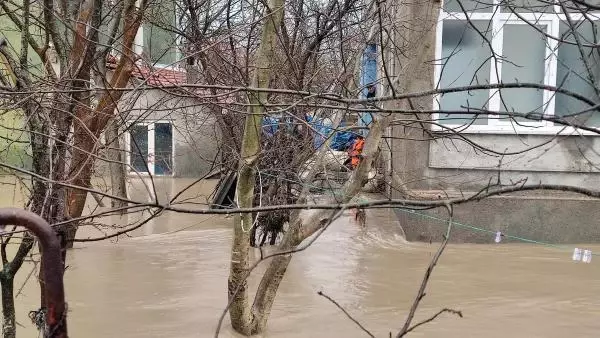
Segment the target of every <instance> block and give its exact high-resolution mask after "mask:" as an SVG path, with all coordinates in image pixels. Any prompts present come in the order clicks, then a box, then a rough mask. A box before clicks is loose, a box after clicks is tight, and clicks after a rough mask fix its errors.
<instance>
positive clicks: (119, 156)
mask: <svg viewBox="0 0 600 338" xmlns="http://www.w3.org/2000/svg"><path fill="white" fill-rule="evenodd" d="M105 136H106V143H107V147H108V148H107V152H106V153H107V157H108V159H109V160H110V161H111V162H110V164H109V170H110V185H111V189H112V191H111V192H112V194H113V195H114V196H119V197H123V198H127V181H126V179H127V174H126V170H125V165H124V156H123V149H121V142H120V139H119V124H118V123H117V121H116V119H115V118H113V119H112V120H111V121H110V122H109V123H108V126H107V128H106V131H105ZM111 206H112V207H113V208H122V207H126V206H127V202H125V201H120V200H114V199H113V200H112V201H111ZM124 212H125V209H123V210H121V213H124Z"/></svg>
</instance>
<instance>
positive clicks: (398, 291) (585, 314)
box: [1, 179, 600, 338]
mask: <svg viewBox="0 0 600 338" xmlns="http://www.w3.org/2000/svg"><path fill="white" fill-rule="evenodd" d="M190 182H191V181H189V180H179V179H178V180H158V181H157V182H156V183H157V184H158V186H159V189H158V191H159V195H161V194H162V195H163V197H162V198H163V199H164V196H168V197H173V196H174V195H175V193H176V192H177V191H178V190H179V189H181V188H182V187H183V186H185V185H186V184H188V183H190ZM213 185H214V182H203V183H202V184H201V185H200V186H197V187H194V188H192V189H191V190H190V191H189V192H188V193H186V194H185V195H184V196H182V197H181V198H180V199H179V200H183V199H187V201H188V204H187V205H186V206H185V207H189V208H200V207H202V204H205V203H206V194H207V193H208V192H209V191H210V188H211V187H212V186H213ZM6 189H8V188H3V190H4V191H7V190H6ZM8 195H9V194H4V195H3V197H2V198H3V200H2V204H1V205H2V206H6V205H8V204H10V203H14V201H13V199H12V197H11V196H8ZM131 195H132V196H131V197H132V198H134V199H136V200H142V199H144V198H147V195H148V194H145V193H144V189H142V188H141V184H140V181H138V182H136V184H135V189H132V193H131ZM90 200H91V198H90ZM192 203H195V204H192ZM182 207H183V206H182ZM133 218H134V217H133V216H130V218H129V219H128V221H132V220H133ZM105 221H106V220H105ZM112 221H113V222H114V223H118V224H124V223H126V222H125V221H124V219H116V218H115V219H112ZM231 223H232V220H231V219H227V218H225V217H221V216H217V217H215V216H204V215H197V216H194V215H189V214H186V215H182V214H178V215H174V214H165V215H162V216H161V217H159V218H157V219H155V220H153V221H151V222H149V223H148V224H146V225H145V226H144V227H142V228H140V229H138V230H136V231H135V232H134V233H133V235H132V237H131V238H124V237H121V238H119V240H118V241H114V240H113V241H103V242H91V243H79V244H78V245H76V249H75V250H72V251H71V252H70V253H69V257H68V266H69V267H68V269H67V272H66V275H65V278H66V294H67V300H68V303H69V330H70V336H71V337H86V338H95V337H123V338H134V337H136V338H137V337H140V338H141V337H182V338H186V337H211V336H212V335H213V334H214V330H215V327H216V323H217V320H218V317H219V315H220V314H221V311H222V309H223V307H224V306H225V302H226V289H227V287H226V285H227V284H226V281H227V274H228V266H229V265H228V264H229V259H228V255H229V250H230V239H231ZM101 230H103V231H104V230H106V229H100V230H96V229H85V230H82V231H81V232H80V237H81V238H91V237H98V236H100V235H102V231H101ZM400 234H401V231H399V229H398V225H397V224H396V223H395V222H394V219H393V218H392V216H391V214H390V213H387V212H381V211H380V212H377V213H375V212H370V213H369V214H368V216H367V227H366V229H361V228H360V227H359V226H357V225H356V224H355V223H354V222H353V221H352V219H351V217H350V216H346V217H343V218H342V219H340V220H338V221H337V222H335V223H334V224H333V225H332V226H331V227H330V229H329V230H328V231H327V232H326V233H325V234H324V235H323V236H322V237H321V238H319V239H318V240H317V242H316V243H315V244H314V245H313V246H312V247H311V248H309V249H308V250H306V251H304V252H301V253H298V254H297V255H296V256H295V257H294V258H293V260H292V263H291V264H290V267H289V269H288V272H287V274H286V276H285V278H284V281H283V283H282V285H281V287H280V290H279V293H278V295H277V299H276V301H275V305H274V308H273V310H272V313H271V320H270V322H269V331H268V332H267V333H266V334H265V335H264V337H291V338H293V337H366V335H365V334H364V333H363V332H361V331H360V330H359V328H358V327H357V326H356V325H355V324H354V323H352V322H351V321H350V320H348V319H347V318H346V317H345V315H344V314H343V313H342V312H341V311H339V310H338V309H336V308H335V306H334V305H333V304H331V303H330V302H328V301H327V300H326V299H324V298H322V297H320V296H319V295H317V292H318V291H323V292H325V293H326V294H327V295H329V296H331V297H332V298H334V299H335V300H336V301H338V302H339V303H340V304H341V305H342V306H344V307H345V308H346V309H347V310H348V311H349V312H350V313H351V314H352V315H353V316H354V317H355V318H356V319H357V320H359V321H360V322H361V323H362V324H363V325H364V326H365V327H367V328H368V329H369V330H371V332H373V334H375V336H377V337H388V335H389V332H390V331H392V332H397V330H398V329H399V327H401V325H402V323H403V320H404V318H405V316H406V314H407V312H408V309H409V308H410V304H411V302H412V300H413V299H414V297H415V294H416V292H417V290H418V288H419V285H420V282H421V279H422V276H423V273H424V272H425V269H426V267H427V265H428V263H429V260H430V259H431V257H432V256H433V254H434V253H435V251H436V250H437V247H438V244H435V243H433V244H429V243H426V244H424V243H406V242H405V241H404V240H403V239H402V237H401V236H400ZM573 247H574V246H573ZM587 247H590V246H587ZM591 249H592V250H595V251H599V250H600V246H591ZM599 252H600V251H599ZM571 253H572V252H571V251H569V250H568V249H565V250H561V249H557V248H550V247H542V246H533V245H514V244H499V245H497V244H493V238H490V244H489V245H452V244H451V245H449V246H448V247H447V250H446V252H445V253H444V255H443V256H442V258H441V259H440V261H439V264H438V267H437V268H436V269H435V271H434V272H433V276H432V279H431V283H430V285H429V287H428V289H427V295H426V297H425V298H424V299H423V302H422V306H421V307H420V308H419V310H418V312H417V315H416V318H415V321H419V320H423V319H425V318H427V317H428V316H431V315H432V314H434V313H436V312H437V311H439V310H440V309H442V308H446V307H449V308H453V309H457V310H460V311H462V312H463V314H464V318H457V317H456V316H452V315H449V314H444V315H441V316H440V317H439V318H438V319H437V320H435V321H434V322H432V323H430V324H427V325H425V326H422V327H420V328H418V329H417V330H416V331H415V332H414V333H412V334H411V335H410V336H414V337H451V338H452V337H561V338H562V337H572V336H577V337H598V336H599V332H600V321H599V320H598V319H599V318H600V298H599V297H598V295H599V294H600V268H599V264H600V258H598V257H594V259H593V260H592V262H591V263H590V264H584V263H575V262H573V261H572V260H571ZM31 269H32V265H31V264H26V265H25V266H23V268H22V269H21V272H20V275H19V276H18V278H17V279H18V280H19V283H16V284H17V285H20V283H21V282H23V280H25V279H26V276H27V274H28V273H29V272H30V271H31ZM263 269H264V267H263V266H261V268H260V269H258V270H257V271H256V272H255V273H254V275H253V276H252V278H251V280H250V285H251V287H255V286H256V285H257V283H258V280H259V277H260V274H261V272H262V271H263ZM37 298H38V286H37V285H36V283H35V282H33V281H32V280H31V281H30V282H29V283H27V284H26V286H25V287H24V289H23V291H22V292H21V294H20V295H19V296H18V297H17V305H18V313H17V316H18V317H17V318H18V321H19V322H20V323H21V324H22V325H23V326H24V328H23V327H19V328H18V336H20V337H35V336H37V335H36V331H35V330H34V329H33V328H32V325H31V324H30V322H29V319H28V318H27V312H28V311H29V310H32V309H35V308H36V303H37ZM221 337H238V336H237V335H236V334H234V333H233V332H232V330H231V328H230V325H229V322H228V319H227V320H226V321H225V322H224V325H223V330H222V334H221Z"/></svg>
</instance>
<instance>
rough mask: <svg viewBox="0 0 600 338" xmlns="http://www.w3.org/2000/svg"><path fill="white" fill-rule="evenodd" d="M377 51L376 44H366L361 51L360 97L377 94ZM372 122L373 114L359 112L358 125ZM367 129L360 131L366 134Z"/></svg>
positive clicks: (369, 96)
mask: <svg viewBox="0 0 600 338" xmlns="http://www.w3.org/2000/svg"><path fill="white" fill-rule="evenodd" d="M377 53H378V51H377V45H376V44H367V47H366V48H365V50H364V52H363V57H362V65H361V77H360V85H361V88H362V91H361V93H360V97H361V98H371V97H374V96H377V87H378V85H377V59H378V56H379V55H378V54H377ZM371 122H373V116H372V115H371V113H361V114H359V119H358V124H359V126H361V127H362V126H368V125H370V124H371ZM366 132H367V130H366V129H363V130H362V131H361V133H363V134H364V135H366Z"/></svg>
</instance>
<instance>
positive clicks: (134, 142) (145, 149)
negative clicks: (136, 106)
mask: <svg viewBox="0 0 600 338" xmlns="http://www.w3.org/2000/svg"><path fill="white" fill-rule="evenodd" d="M127 149H128V156H127V160H128V161H127V163H128V164H129V172H130V173H131V174H137V173H140V174H146V175H147V174H151V175H165V176H169V175H173V173H174V170H173V155H174V154H173V126H172V124H171V123H170V122H162V121H158V122H143V123H134V124H132V125H131V126H130V127H129V133H128V137H127Z"/></svg>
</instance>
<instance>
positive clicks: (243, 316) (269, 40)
mask: <svg viewBox="0 0 600 338" xmlns="http://www.w3.org/2000/svg"><path fill="white" fill-rule="evenodd" d="M284 4H285V0H270V1H269V8H267V12H268V15H267V16H266V18H267V19H266V20H265V21H264V23H263V29H262V35H261V42H260V47H259V50H258V52H257V55H256V58H257V59H256V66H257V68H256V70H255V73H254V79H253V81H252V87H258V88H269V85H270V76H271V68H272V66H273V60H274V54H275V43H276V37H277V27H279V25H280V24H281V21H282V19H283V10H284V9H283V6H284ZM267 96H268V95H267V93H264V92H254V93H249V94H248V99H249V102H250V104H251V105H250V106H249V108H248V112H249V114H248V115H247V116H246V123H245V125H244V135H243V139H242V150H241V158H240V162H239V168H238V181H237V188H236V194H237V195H236V197H237V203H238V207H240V208H247V207H252V204H253V201H254V186H255V184H256V172H255V171H254V168H255V166H256V163H257V161H258V157H259V153H260V136H261V135H260V133H261V124H262V114H263V113H264V108H263V106H262V105H261V104H264V103H266V102H267ZM252 218H253V217H252V213H245V214H243V215H237V216H236V217H235V221H234V234H233V245H232V248H231V266H230V274H229V283H228V290H229V291H228V292H229V293H228V295H229V297H230V299H231V297H233V299H231V301H232V303H231V307H230V309H229V316H230V319H231V325H232V326H233V328H234V329H235V330H236V331H238V332H240V333H242V334H244V335H251V334H256V333H259V331H257V329H258V327H254V325H253V322H254V321H253V320H252V314H251V312H250V306H249V303H248V289H247V287H248V286H247V282H246V273H247V271H248V265H249V256H248V253H249V250H250V229H251V227H252V222H253V219H252ZM238 286H240V290H239V292H238V293H237V294H236V295H235V296H233V292H234V291H235V290H236V289H237V288H238Z"/></svg>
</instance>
